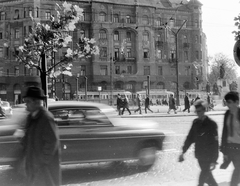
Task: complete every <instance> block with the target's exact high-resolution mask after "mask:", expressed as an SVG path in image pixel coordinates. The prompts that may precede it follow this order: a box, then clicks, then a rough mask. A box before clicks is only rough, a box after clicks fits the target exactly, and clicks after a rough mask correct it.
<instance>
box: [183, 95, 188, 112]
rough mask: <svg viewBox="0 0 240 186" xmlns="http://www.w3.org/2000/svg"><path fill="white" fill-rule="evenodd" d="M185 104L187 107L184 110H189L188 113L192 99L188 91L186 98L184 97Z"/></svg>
mask: <svg viewBox="0 0 240 186" xmlns="http://www.w3.org/2000/svg"><path fill="white" fill-rule="evenodd" d="M184 106H185V108H184V110H183V112H185V111H186V110H188V113H190V101H189V98H188V93H186V95H185V98H184Z"/></svg>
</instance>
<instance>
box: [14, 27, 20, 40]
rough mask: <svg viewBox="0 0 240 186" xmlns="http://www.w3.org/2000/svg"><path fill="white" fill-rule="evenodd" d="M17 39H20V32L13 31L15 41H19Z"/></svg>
mask: <svg viewBox="0 0 240 186" xmlns="http://www.w3.org/2000/svg"><path fill="white" fill-rule="evenodd" d="M19 38H20V30H19V29H15V39H19Z"/></svg>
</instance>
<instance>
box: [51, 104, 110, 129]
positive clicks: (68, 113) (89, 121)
mask: <svg viewBox="0 0 240 186" xmlns="http://www.w3.org/2000/svg"><path fill="white" fill-rule="evenodd" d="M50 112H51V113H52V114H53V116H54V119H55V121H56V123H57V124H58V125H59V126H74V127H76V126H84V127H86V126H106V125H111V122H110V121H109V119H108V117H107V116H106V115H105V114H104V113H103V112H102V111H101V110H99V109H98V108H87V107H86V108H62V109H54V110H50Z"/></svg>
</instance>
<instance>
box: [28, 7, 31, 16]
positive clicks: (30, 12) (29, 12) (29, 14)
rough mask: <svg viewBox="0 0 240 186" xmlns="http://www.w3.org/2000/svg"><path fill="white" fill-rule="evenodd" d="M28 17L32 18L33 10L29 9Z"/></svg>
mask: <svg viewBox="0 0 240 186" xmlns="http://www.w3.org/2000/svg"><path fill="white" fill-rule="evenodd" d="M28 15H29V16H32V8H29V9H28Z"/></svg>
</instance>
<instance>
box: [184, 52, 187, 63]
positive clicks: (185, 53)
mask: <svg viewBox="0 0 240 186" xmlns="http://www.w3.org/2000/svg"><path fill="white" fill-rule="evenodd" d="M184 60H185V61H188V51H184Z"/></svg>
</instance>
